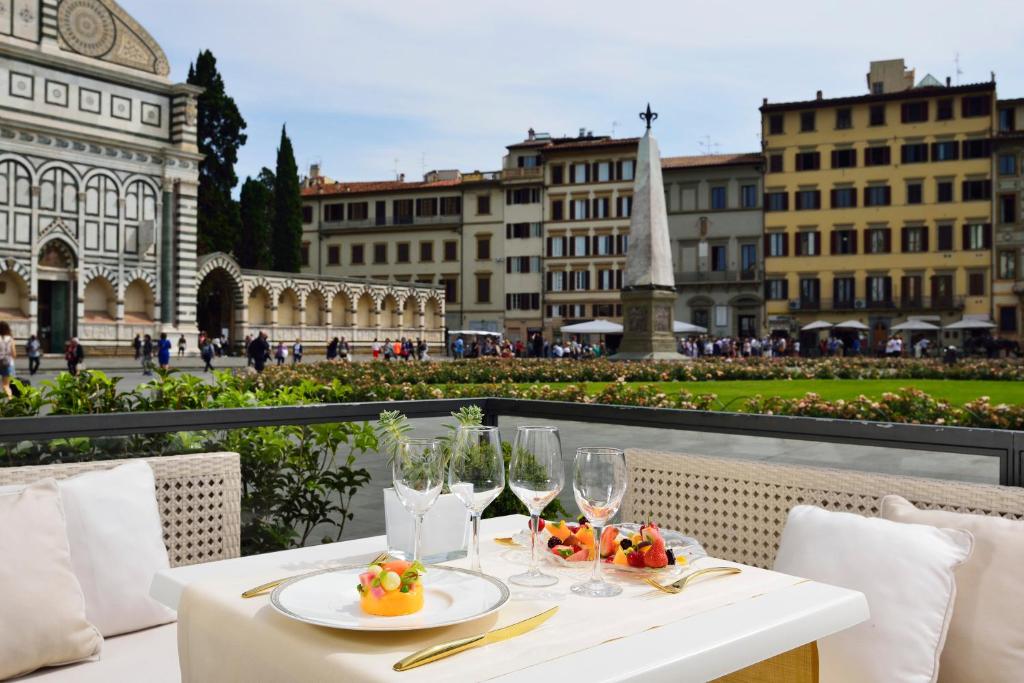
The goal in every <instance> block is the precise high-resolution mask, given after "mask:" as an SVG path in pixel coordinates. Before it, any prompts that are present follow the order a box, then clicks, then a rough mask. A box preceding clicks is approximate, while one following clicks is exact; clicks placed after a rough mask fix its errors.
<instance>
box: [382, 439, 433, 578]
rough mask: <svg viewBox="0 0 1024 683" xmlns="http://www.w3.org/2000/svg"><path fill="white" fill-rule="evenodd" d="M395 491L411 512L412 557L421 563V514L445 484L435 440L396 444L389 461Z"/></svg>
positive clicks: (406, 440)
mask: <svg viewBox="0 0 1024 683" xmlns="http://www.w3.org/2000/svg"><path fill="white" fill-rule="evenodd" d="M391 473H392V477H393V479H394V484H395V493H396V494H397V495H398V500H400V501H402V505H404V506H405V509H406V510H408V511H409V512H410V513H412V516H413V519H414V520H415V526H414V527H413V546H412V547H413V550H412V556H413V557H412V559H413V561H415V562H420V561H421V559H422V558H421V557H420V554H421V553H420V550H421V547H422V543H421V541H420V536H421V531H422V528H423V517H424V515H426V514H427V511H428V510H430V508H431V506H433V504H434V501H436V500H437V497H438V496H439V495H440V494H441V484H443V483H444V456H443V454H442V452H441V446H440V443H439V442H438V440H437V439H405V440H403V441H401V442H400V443H399V444H398V448H397V450H396V452H395V458H394V460H393V461H392V464H391Z"/></svg>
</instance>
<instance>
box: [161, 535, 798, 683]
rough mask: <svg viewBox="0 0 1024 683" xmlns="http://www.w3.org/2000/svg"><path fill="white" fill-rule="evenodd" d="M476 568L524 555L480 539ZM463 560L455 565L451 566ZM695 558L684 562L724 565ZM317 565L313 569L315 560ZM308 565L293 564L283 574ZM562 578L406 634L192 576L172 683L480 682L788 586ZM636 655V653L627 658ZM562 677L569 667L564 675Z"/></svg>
mask: <svg viewBox="0 0 1024 683" xmlns="http://www.w3.org/2000/svg"><path fill="white" fill-rule="evenodd" d="M481 545H482V547H483V550H484V555H483V558H482V561H483V569H484V571H485V572H487V573H490V574H493V575H494V576H497V577H500V578H502V579H504V578H507V577H508V576H509V575H511V574H515V573H519V572H521V571H522V570H523V563H524V562H525V560H526V555H525V552H520V551H515V550H511V551H510V550H508V549H505V548H502V547H500V546H497V545H496V544H494V543H493V542H492V541H491V540H490V538H485V539H482V541H481ZM369 559H370V558H369V557H367V556H362V557H339V558H338V562H337V563H338V564H345V563H351V562H358V561H368V560H369ZM452 564H453V565H454V566H466V562H465V561H464V560H463V561H459V562H453V563H452ZM729 564H731V563H728V562H724V561H721V560H715V559H712V558H704V559H701V560H698V561H697V562H695V563H694V565H693V566H694V568H699V567H706V566H718V565H729ZM321 566H322V565H321ZM316 568H319V567H317V566H308V565H307V566H295V568H294V569H295V571H294V573H295V574H300V573H303V572H304V571H310V570H312V569H316ZM547 571H551V572H556V573H558V574H559V575H560V576H561V577H562V580H561V581H560V582H559V583H558V584H557V585H556V586H554V587H552V588H549V589H544V590H545V591H546V592H547V593H549V594H551V593H554V601H552V600H551V599H544V600H536V599H531V597H530V596H531V594H530V593H529V591H526V590H523V589H516V588H515V587H513V599H512V600H511V601H510V602H509V603H508V604H507V605H506V606H505V607H504V608H503V609H502V610H501V612H500V613H499V614H497V615H492V616H490V617H487V618H484V619H481V620H478V621H475V622H471V623H468V624H460V625H457V626H452V627H448V628H442V629H433V630H429V631H420V632H408V633H358V632H352V631H341V630H333V629H328V628H323V627H318V626H312V625H308V624H304V623H300V622H296V621H293V620H291V619H289V618H287V617H284V616H282V615H281V614H279V613H278V612H277V611H276V610H274V608H273V607H271V606H270V604H269V599H268V598H267V597H260V598H255V599H250V600H243V599H241V598H240V597H239V594H240V593H241V592H242V591H243V590H245V589H247V588H251V587H252V586H254V585H257V584H260V583H263V582H265V581H269V580H272V579H276V578H280V573H276V574H274V575H268V574H266V573H260V574H255V575H249V576H234V577H232V578H215V579H208V580H201V581H197V582H195V583H192V584H190V585H189V586H188V587H187V588H186V589H185V592H184V594H183V595H182V599H181V603H180V605H179V609H178V648H179V654H180V659H181V669H182V679H183V681H185V682H186V683H187V682H190V681H194V682H196V683H200V682H204V683H205V682H206V681H219V682H227V681H328V680H330V681H346V682H347V681H404V682H405V683H415V682H416V681H428V680H429V681H438V680H444V681H481V680H488V679H491V678H494V677H497V676H501V675H504V674H507V673H510V672H515V671H518V670H521V669H524V668H526V667H529V666H532V665H535V664H539V663H541V662H546V661H549V660H552V659H556V658H558V657H562V656H564V655H567V654H570V653H574V652H579V651H581V650H585V649H588V648H595V649H594V652H593V656H594V657H600V656H601V653H600V648H599V646H600V645H601V644H602V643H606V642H608V641H612V640H615V639H618V638H623V637H627V636H631V635H634V634H637V633H641V632H643V631H646V630H649V629H653V628H657V627H659V626H662V625H665V624H668V623H672V622H676V621H680V620H684V619H700V618H701V616H700V615H702V614H707V613H709V612H712V611H714V610H716V609H719V608H722V607H725V606H728V605H733V604H736V603H740V602H743V601H755V600H758V599H759V598H760V597H763V596H766V595H769V594H771V593H773V592H775V591H779V590H782V589H784V588H786V587H789V586H793V585H794V584H797V583H800V582H801V581H802V580H801V579H798V578H796V577H792V576H787V575H784V574H777V573H775V572H770V571H766V570H763V569H757V568H753V567H744V568H743V573H742V574H739V575H732V576H724V577H712V578H708V579H705V580H700V581H697V582H695V583H694V584H692V585H691V586H690V587H688V588H687V589H686V591H684V592H683V593H682V594H680V595H666V594H662V593H658V592H655V591H652V589H651V588H649V587H648V586H646V585H645V584H643V583H642V582H640V581H639V580H637V579H635V578H630V579H625V580H623V579H621V578H619V579H616V580H617V581H618V582H619V583H621V584H622V585H623V587H624V591H623V593H622V595H620V596H618V597H615V598H585V597H579V596H576V595H573V594H572V593H570V592H569V586H570V585H571V584H572V583H573V582H574V581H576V580H579V579H580V578H583V577H584V576H585V575H586V572H585V571H582V570H579V571H577V570H573V569H559V568H557V567H550V568H548V569H547ZM552 604H558V605H559V607H560V609H559V611H558V613H557V614H556V615H555V616H554V617H553V618H551V619H550V620H548V621H547V623H545V624H544V625H543V626H541V627H540V628H538V629H535V630H534V631H532V632H530V633H528V634H526V635H523V636H520V637H518V638H514V639H512V640H509V641H505V642H502V643H497V644H495V645H492V646H488V647H484V648H478V649H475V650H471V651H468V652H465V653H461V654H459V655H456V656H453V657H450V658H448V659H445V660H441V661H438V662H435V663H432V664H428V665H426V666H423V667H420V668H417V669H413V670H410V671H406V672H402V673H398V672H395V671H394V670H393V669H392V665H393V664H394V663H395V662H396V661H398V660H399V659H401V658H402V657H404V656H406V655H408V654H410V653H411V652H413V651H415V650H418V649H420V648H422V647H426V646H429V645H433V644H436V643H439V642H444V641H447V640H451V639H454V638H459V637H463V636H467V635H472V634H476V633H481V632H483V631H485V630H488V629H490V628H494V627H497V626H503V625H506V624H510V623H514V622H516V621H520V620H522V619H524V618H527V617H529V616H532V615H534V614H537V613H539V612H541V611H543V610H545V609H547V608H549V607H550V606H551V605H552ZM643 656H644V653H642V652H637V653H636V657H637V658H638V659H640V658H643ZM567 675H571V674H567Z"/></svg>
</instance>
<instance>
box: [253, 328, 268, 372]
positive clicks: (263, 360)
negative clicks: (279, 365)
mask: <svg viewBox="0 0 1024 683" xmlns="http://www.w3.org/2000/svg"><path fill="white" fill-rule="evenodd" d="M248 351H249V357H250V358H251V359H252V365H253V367H254V368H256V372H263V368H264V367H266V364H267V359H268V358H270V343H269V342H268V341H267V333H266V332H260V333H259V334H257V335H256V337H255V338H253V340H252V341H251V342H250V343H249V350H248Z"/></svg>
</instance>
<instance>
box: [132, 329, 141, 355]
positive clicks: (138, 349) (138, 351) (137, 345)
mask: <svg viewBox="0 0 1024 683" xmlns="http://www.w3.org/2000/svg"><path fill="white" fill-rule="evenodd" d="M132 348H134V349H135V360H139V359H140V358H142V335H139V334H136V335H135V340H134V341H133V342H132Z"/></svg>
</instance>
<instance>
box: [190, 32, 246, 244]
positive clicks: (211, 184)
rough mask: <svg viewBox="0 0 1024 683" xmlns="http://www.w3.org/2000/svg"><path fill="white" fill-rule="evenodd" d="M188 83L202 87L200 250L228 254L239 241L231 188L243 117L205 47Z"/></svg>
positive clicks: (242, 139) (234, 181)
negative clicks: (228, 93) (226, 89)
mask: <svg viewBox="0 0 1024 683" xmlns="http://www.w3.org/2000/svg"><path fill="white" fill-rule="evenodd" d="M188 82H189V83H191V84H192V85H198V86H201V87H203V88H204V91H203V93H202V94H201V95H199V97H198V101H197V104H198V110H199V111H198V114H199V116H198V123H197V128H198V130H197V138H198V143H199V151H200V153H202V154H203V161H202V162H201V163H200V165H199V197H198V207H197V208H198V217H197V223H198V233H199V234H198V240H199V245H198V246H199V252H200V253H208V252H211V251H224V252H228V253H230V252H231V251H232V250H233V249H234V248H235V245H236V243H237V242H238V238H239V232H240V228H241V216H240V214H239V209H238V203H237V202H235V200H234V199H233V198H232V197H231V191H232V189H233V188H234V187H235V185H237V184H238V176H236V175H235V163H236V162H237V161H238V148H239V147H241V146H242V145H244V144H245V140H246V135H245V133H243V132H242V131H243V130H245V128H246V124H245V119H243V118H242V115H241V113H239V111H238V107H237V106H236V105H235V101H234V99H232V98H231V97H229V96H228V95H227V92H226V91H225V88H224V79H223V78H222V77H221V75H220V72H219V71H217V59H216V58H215V57H214V56H213V53H212V52H210V51H209V50H203V51H202V52H200V53H199V57H197V58H196V62H195V64H193V65H190V66H189V70H188Z"/></svg>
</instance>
